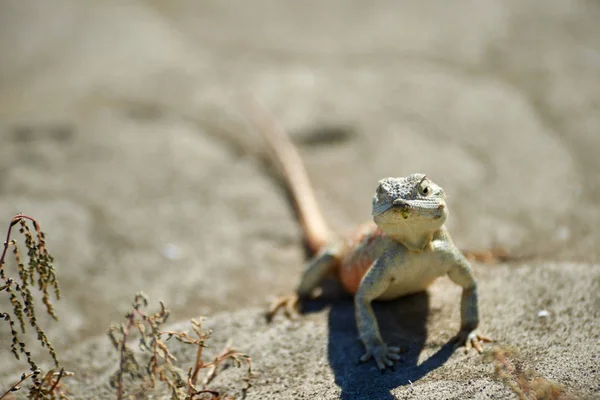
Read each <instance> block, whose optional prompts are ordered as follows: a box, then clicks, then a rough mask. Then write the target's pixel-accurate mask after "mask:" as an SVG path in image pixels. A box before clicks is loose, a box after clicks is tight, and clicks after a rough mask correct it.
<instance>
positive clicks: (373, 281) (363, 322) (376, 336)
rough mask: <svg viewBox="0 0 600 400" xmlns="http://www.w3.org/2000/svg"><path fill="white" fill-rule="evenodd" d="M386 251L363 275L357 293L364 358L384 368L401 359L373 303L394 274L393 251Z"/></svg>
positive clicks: (358, 326) (357, 309) (392, 278)
mask: <svg viewBox="0 0 600 400" xmlns="http://www.w3.org/2000/svg"><path fill="white" fill-rule="evenodd" d="M389 252H391V251H389V250H388V252H386V253H384V254H383V255H382V256H381V257H380V258H379V259H378V260H377V261H376V262H375V264H374V265H373V266H372V267H371V268H370V269H369V271H367V273H366V274H365V276H364V277H363V279H362V281H361V283H360V287H359V289H358V291H357V292H356V294H355V296H354V304H355V313H356V324H357V328H358V334H359V336H360V340H361V341H362V342H363V344H364V346H365V354H364V355H363V356H362V357H361V358H360V361H361V362H365V361H367V360H369V359H371V358H373V359H374V360H375V363H377V367H378V368H379V369H380V370H383V369H385V368H386V367H391V366H393V365H394V361H397V360H399V359H400V356H399V355H398V353H399V352H400V348H399V347H390V346H388V345H387V344H386V343H385V342H384V341H383V339H382V338H381V333H380V332H379V325H378V324H377V318H376V317H375V313H374V312H373V307H372V306H371V302H372V301H373V300H375V299H377V298H378V297H379V296H381V295H382V294H383V293H384V292H385V291H386V289H387V288H388V287H389V285H390V282H391V281H393V280H394V279H395V278H394V276H393V266H394V264H395V260H394V257H393V255H392V254H387V253H389Z"/></svg>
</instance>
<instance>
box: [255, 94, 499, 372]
mask: <svg viewBox="0 0 600 400" xmlns="http://www.w3.org/2000/svg"><path fill="white" fill-rule="evenodd" d="M250 114H251V115H252V117H253V122H254V124H256V125H257V127H258V128H259V129H258V130H259V132H260V134H261V136H262V137H263V139H264V140H265V142H266V143H267V145H268V147H269V148H270V151H271V152H272V153H273V157H274V161H276V162H277V163H278V164H279V166H280V168H281V171H282V174H283V179H284V184H285V185H286V187H287V189H288V190H289V191H290V194H291V198H292V200H293V202H294V204H295V208H296V211H297V214H298V219H299V221H300V224H301V226H302V229H303V232H304V236H305V243H306V245H307V248H308V250H309V252H310V253H311V254H312V255H313V257H312V258H311V259H310V260H309V261H308V262H307V264H306V266H305V270H304V273H303V275H302V278H301V280H300V283H299V285H298V286H297V288H296V290H295V292H294V293H292V294H291V295H287V296H283V297H281V298H279V299H277V300H276V301H275V302H273V304H272V305H271V306H270V308H269V310H268V312H267V318H268V319H269V320H271V319H272V318H273V316H274V315H275V314H276V313H277V311H278V310H279V309H282V308H283V310H284V312H285V314H286V315H287V316H288V317H290V318H292V317H294V316H296V315H297V314H298V307H299V304H300V302H301V301H302V300H306V299H309V298H311V296H312V294H313V292H314V291H315V289H317V288H318V287H319V286H320V284H321V282H322V281H323V279H324V278H325V277H327V276H331V275H333V276H334V277H336V278H337V279H338V280H339V282H340V283H341V285H342V287H343V288H344V290H345V291H346V292H348V293H350V294H352V295H353V296H354V306H355V316H356V325H357V329H358V333H359V338H360V340H361V342H362V343H363V345H364V348H365V352H364V354H363V355H362V357H361V358H360V361H361V362H366V361H368V360H370V359H374V361H375V363H376V364H377V367H378V368H379V369H380V370H385V369H386V368H387V367H393V364H394V362H395V361H398V360H400V355H399V353H400V352H401V349H400V348H399V347H395V346H389V345H388V344H387V343H385V342H384V341H383V339H382V336H381V333H380V330H379V326H378V322H377V319H376V316H375V314H374V312H373V307H372V305H371V303H372V302H373V301H374V300H393V299H396V298H399V297H401V296H404V295H408V294H412V293H417V292H421V291H424V290H426V289H427V287H428V286H429V285H430V284H431V283H432V282H433V281H434V280H436V279H437V278H438V277H441V276H444V275H447V276H448V277H449V278H450V279H451V280H452V281H453V282H454V283H456V284H458V285H459V286H460V287H462V297H461V303H460V315H461V326H460V331H459V333H458V334H457V335H456V337H455V338H454V340H455V341H456V346H455V347H458V346H461V345H464V346H465V350H466V351H468V350H469V349H470V348H474V349H475V350H477V352H479V353H481V352H482V350H483V349H482V343H484V342H490V341H491V339H490V338H488V337H486V336H482V335H481V334H479V332H478V330H477V328H478V326H479V306H478V292H477V282H476V280H475V278H474V276H473V272H472V269H471V266H470V263H469V259H471V260H477V261H484V262H490V261H492V260H493V261H495V260H503V259H505V258H506V254H505V252H504V251H503V250H501V249H492V250H489V251H483V252H462V251H460V250H459V249H458V248H457V247H456V246H455V244H454V243H453V242H452V239H451V237H450V234H449V233H448V230H447V228H446V227H445V225H444V223H445V222H446V219H447V218H448V207H447V204H446V201H445V199H446V194H445V192H444V190H443V189H442V188H441V187H440V186H439V185H437V184H436V183H434V182H433V181H432V180H431V179H430V178H429V177H428V176H427V175H425V174H423V173H414V174H411V175H408V176H404V177H388V178H384V179H381V180H379V182H378V184H377V187H376V190H375V194H374V196H373V198H372V209H371V215H372V217H373V221H372V222H368V223H366V224H363V225H360V226H359V227H358V228H357V229H356V230H355V231H354V232H353V233H352V234H349V235H347V236H345V237H336V236H335V235H333V234H332V233H331V232H332V231H331V229H330V228H329V227H328V226H327V224H326V222H325V218H324V217H323V214H322V212H321V209H320V208H319V207H318V204H317V201H316V196H315V193H314V190H313V188H312V186H311V183H310V180H309V178H308V174H307V172H306V168H305V166H304V164H303V162H302V159H301V158H300V155H299V153H298V151H297V149H296V148H295V146H294V145H293V143H292V142H291V139H290V138H289V137H288V136H287V134H286V133H285V132H284V131H283V129H282V127H281V126H280V125H279V123H278V121H277V120H276V119H275V118H274V117H273V116H271V115H270V114H269V113H268V112H267V111H266V110H265V109H264V108H262V106H261V105H260V104H258V102H257V101H252V112H251V113H250Z"/></svg>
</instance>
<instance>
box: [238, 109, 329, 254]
mask: <svg viewBox="0 0 600 400" xmlns="http://www.w3.org/2000/svg"><path fill="white" fill-rule="evenodd" d="M249 100H250V101H248V102H247V103H248V105H249V106H250V107H249V108H250V110H251V112H250V114H251V116H252V120H253V122H254V123H255V124H256V125H257V126H258V128H259V129H258V130H259V131H260V134H261V136H262V137H263V139H264V140H265V142H266V143H267V145H268V147H269V150H270V152H271V153H272V155H273V158H274V161H275V162H276V163H277V164H279V168H280V169H281V172H282V175H283V179H284V184H285V186H286V189H287V190H288V191H289V194H290V197H291V198H292V201H293V203H294V207H295V209H296V213H297V214H298V219H299V220H300V224H301V226H302V230H303V232H304V239H305V241H306V245H307V247H308V249H309V251H310V252H311V253H313V254H314V253H317V252H318V251H319V250H320V249H321V248H322V247H323V246H325V245H326V244H327V243H328V242H329V241H330V240H331V233H330V230H329V228H328V227H327V223H326V222H325V218H323V214H321V210H320V208H319V206H318V204H317V199H316V196H315V192H314V189H313V187H312V185H311V183H310V180H309V179H308V174H307V172H306V168H305V167H304V163H303V162H302V158H300V155H299V154H298V151H297V150H296V147H295V146H294V144H293V143H292V141H291V140H290V138H289V136H288V135H287V134H286V133H285V132H284V130H283V128H282V127H281V125H280V124H279V123H278V121H277V120H276V119H275V117H274V116H273V115H271V114H270V113H269V112H268V111H267V110H266V109H265V108H264V107H262V106H261V105H260V104H259V103H258V101H257V100H256V99H254V98H250V99H249Z"/></svg>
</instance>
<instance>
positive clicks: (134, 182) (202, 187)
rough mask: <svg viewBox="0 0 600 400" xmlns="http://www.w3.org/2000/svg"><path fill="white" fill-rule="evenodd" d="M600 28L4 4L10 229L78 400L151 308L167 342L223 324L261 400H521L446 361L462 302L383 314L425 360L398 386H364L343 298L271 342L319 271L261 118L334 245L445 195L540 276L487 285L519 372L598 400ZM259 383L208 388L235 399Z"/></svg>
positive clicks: (3, 337) (446, 297)
mask: <svg viewBox="0 0 600 400" xmlns="http://www.w3.org/2000/svg"><path fill="white" fill-rule="evenodd" d="M599 18H600V6H599V5H598V4H596V3H595V2H590V1H583V0H582V1H571V2H568V3H567V2H562V1H560V0H554V1H547V2H543V3H542V2H536V1H533V0H531V1H516V0H515V1H506V2H501V3H499V2H493V1H484V2H482V1H467V0H462V1H457V2H453V3H452V4H450V3H448V4H446V3H441V2H433V1H422V2H409V1H402V2H398V1H376V2H369V3H368V4H367V3H364V2H359V1H342V0H336V1H329V2H321V1H303V2H292V1H287V2H281V1H272V0H270V1H266V0H259V1H254V2H252V5H250V4H249V3H248V4H247V3H246V2H242V1H229V0H228V1H223V0H221V1H203V2H190V1H183V0H176V1H170V2H160V1H141V0H140V1H116V0H111V1H103V2H94V1H74V0H73V1H67V0H47V1H45V2H43V3H40V2H33V1H16V0H13V1H10V0H9V1H5V2H2V4H0V54H1V55H2V56H0V138H1V139H2V145H1V146H0V171H1V173H0V215H3V216H4V217H3V220H5V221H7V222H8V220H9V218H10V217H11V216H12V215H13V214H15V213H16V212H25V213H27V214H30V215H33V216H35V217H37V218H38V219H39V220H40V222H41V224H42V227H43V229H44V230H45V231H46V233H47V235H48V243H49V247H50V249H51V251H53V253H54V256H55V258H56V260H57V261H56V264H57V270H58V276H59V280H60V283H61V289H62V297H63V298H62V300H61V301H59V302H57V303H56V309H57V312H58V314H59V316H60V317H61V322H60V323H54V322H52V321H51V320H49V319H48V318H44V317H42V315H40V323H41V324H42V326H44V327H47V329H46V331H47V333H48V335H49V337H50V339H51V341H52V342H53V343H54V345H55V347H56V348H57V351H58V352H59V354H62V355H63V356H62V357H61V358H62V359H63V361H64V363H65V365H67V366H68V368H69V369H71V370H75V371H76V372H77V375H76V376H75V377H73V378H71V380H70V383H69V387H70V388H72V391H73V393H74V394H76V395H77V396H76V397H77V398H107V399H108V398H114V395H113V394H112V392H111V391H110V390H108V386H107V382H108V381H107V377H108V376H109V375H110V374H111V373H112V372H113V371H114V358H111V357H114V355H111V353H110V351H109V348H108V341H107V339H105V337H103V336H104V332H105V330H106V328H107V327H108V326H109V324H110V323H111V322H115V321H119V320H121V319H122V316H123V314H124V313H125V312H126V310H127V309H128V307H129V305H130V303H131V299H132V297H133V294H134V293H135V292H137V291H140V290H143V291H145V292H146V293H147V294H148V295H149V296H150V298H151V299H153V300H155V301H158V300H159V299H161V300H163V301H164V302H165V303H166V304H167V305H168V306H169V307H170V308H171V309H172V311H173V315H172V318H173V319H172V320H173V321H175V320H179V321H185V320H186V319H189V318H192V317H196V316H198V315H205V316H207V317H209V319H208V324H209V325H210V326H211V327H213V329H214V333H215V339H214V340H215V348H214V349H213V350H216V349H218V348H219V347H220V346H222V345H223V344H224V343H225V341H226V339H227V338H232V339H233V342H234V343H235V345H236V346H237V347H238V348H239V349H240V350H243V351H244V352H246V353H248V354H249V355H250V356H251V357H252V358H253V360H254V363H255V370H256V372H257V375H258V376H257V378H256V381H255V383H254V386H253V387H252V388H251V389H250V390H249V391H248V393H247V398H256V399H262V398H315V397H317V398H325V399H328V398H339V397H340V396H341V397H342V398H344V399H351V398H371V399H388V398H410V397H416V398H420V397H425V398H426V397H431V396H437V397H438V398H471V397H473V398H486V397H488V396H489V397H492V398H511V397H514V396H515V395H514V393H513V392H512V391H511V389H510V388H509V386H510V385H507V384H506V382H503V381H502V380H501V379H500V378H498V377H497V376H496V375H495V373H494V364H493V363H494V362H493V361H490V360H491V359H492V358H493V356H492V355H490V354H488V355H487V356H486V357H483V358H482V357H480V356H476V355H474V354H470V355H464V354H463V353H462V352H458V351H457V352H454V353H452V352H451V351H449V349H448V346H444V344H445V343H447V342H448V340H449V339H450V338H451V337H452V335H453V334H454V333H455V331H456V329H457V326H458V321H459V310H458V301H459V296H460V294H459V290H458V288H456V287H454V286H453V285H452V284H451V283H449V282H448V281H447V280H445V279H444V280H440V281H439V282H438V283H436V285H435V286H434V287H433V288H432V289H431V290H430V291H429V294H423V295H419V296H413V297H411V298H408V299H401V300H398V301H395V302H391V303H389V304H380V305H378V308H377V309H378V315H379V319H380V321H385V322H383V327H384V335H385V336H386V337H387V338H388V339H389V340H390V341H396V342H398V343H400V344H401V345H403V346H405V347H407V348H408V351H407V353H405V362H404V364H402V365H401V366H398V367H397V368H396V371H395V372H394V373H387V374H385V375H383V376H381V375H379V374H378V373H376V371H375V369H374V367H373V365H370V364H365V365H359V366H357V365H356V360H357V358H358V357H359V355H360V352H361V348H360V346H359V344H358V343H357V342H356V330H355V328H354V323H353V315H352V305H351V302H350V301H349V300H348V299H347V298H345V299H342V300H340V301H338V302H332V304H327V306H326V307H318V310H317V311H316V312H315V313H311V314H309V315H308V316H307V317H306V318H303V319H302V320H300V321H297V322H287V321H284V320H283V319H281V320H277V321H275V323H273V324H271V325H267V324H265V323H264V321H263V320H262V318H261V315H260V310H261V309H262V307H264V304H265V302H266V300H267V299H268V296H275V295H277V294H281V293H285V292H287V291H289V290H291V289H292V288H293V287H294V285H295V284H296V282H297V279H298V276H299V274H300V271H301V269H302V267H301V265H302V261H303V251H302V243H301V233H300V230H299V227H298V226H297V223H296V221H295V219H294V215H293V212H292V211H291V209H290V207H289V204H288V203H287V202H286V198H285V196H284V193H283V192H282V191H281V189H280V188H279V186H278V183H277V181H276V180H275V179H273V173H272V170H270V169H267V168H264V166H263V165H262V163H261V161H260V157H259V155H260V152H261V148H262V145H261V142H260V139H259V137H258V136H257V135H256V132H255V129H254V128H253V127H252V126H251V125H250V124H249V123H248V120H247V118H246V117H245V116H244V112H243V108H242V107H241V104H243V102H242V98H243V95H244V94H245V93H249V92H250V93H253V94H254V95H255V96H256V97H257V98H258V99H259V100H260V101H261V102H262V103H263V104H264V105H265V106H266V107H267V108H268V109H270V110H271V111H272V112H273V114H274V115H275V116H276V117H277V118H278V119H279V120H280V121H281V123H282V124H283V126H284V127H285V128H286V129H287V130H288V131H289V132H290V135H291V136H292V138H293V140H294V141H295V142H296V143H297V144H298V146H299V149H300V152H301V154H302V157H303V158H304V160H305V162H306V164H307V168H308V171H309V174H310V175H311V178H312V179H313V182H314V185H315V188H316V190H317V195H318V198H319V202H320V204H321V205H322V207H323V208H324V210H325V211H326V216H327V218H328V221H329V222H330V223H331V225H332V226H333V227H334V228H335V229H337V230H340V231H343V230H345V229H348V228H351V227H352V226H353V225H355V224H356V223H360V222H362V221H364V220H366V219H368V218H369V211H370V198H371V195H372V191H373V189H374V185H375V184H376V182H377V180H378V179H380V178H381V177H384V176H398V175H406V174H409V173H412V172H417V171H418V172H425V173H427V174H428V175H429V176H430V177H432V179H433V180H435V181H436V182H437V183H439V184H440V185H442V186H443V187H444V188H445V189H446V192H447V193H449V196H450V197H449V207H450V212H451V216H450V220H449V227H450V230H451V232H452V234H453V237H454V240H455V242H456V243H457V244H458V245H459V246H460V247H464V248H485V247H488V246H495V245H500V246H503V247H505V248H507V249H508V250H510V251H511V252H512V253H514V254H518V255H524V256H528V257H529V258H528V259H527V260H528V261H523V262H515V263H511V264H509V265H499V266H483V265H478V266H475V271H476V273H477V275H478V278H479V281H480V286H481V314H482V320H483V330H484V331H485V332H486V333H488V334H490V335H491V336H493V337H494V338H495V339H497V341H498V343H497V346H500V347H501V348H512V347H518V348H519V350H520V351H519V354H518V356H517V355H515V356H514V359H513V361H514V362H516V363H519V365H520V366H521V367H523V368H525V369H529V370H532V371H535V373H536V374H538V375H539V376H541V377H544V378H547V379H550V380H552V381H554V382H557V383H558V384H561V385H563V386H564V387H565V388H566V390H567V391H568V392H569V393H570V394H573V396H581V397H588V398H595V397H598V396H600V386H598V383H597V382H599V381H600V370H599V368H598V364H599V363H600V362H599V361H600V360H599V359H598V357H599V356H598V355H597V354H600V340H599V336H598V335H599V333H598V332H600V326H599V322H598V321H599V315H598V313H599V312H600V294H599V293H600V290H599V289H600V266H599V264H598V263H599V262H600V248H599V247H598V246H597V243H598V242H599V240H600V234H599V233H598V231H597V229H595V228H596V227H597V226H598V225H599V224H600V206H599V205H598V204H599V200H600V159H599V158H598V157H597V154H598V152H599V151H600V134H599V133H598V130H600V112H599V111H600V79H599V78H600V73H599V71H600V25H599V24H598V23H597V21H598V19H599ZM6 268H7V270H9V271H10V270H11V268H12V264H8V265H7V266H6ZM8 306H9V304H8V302H7V299H5V298H4V297H2V298H0V309H2V310H4V309H5V308H7V307H8ZM540 312H541V313H540ZM538 315H539V316H538ZM9 340H10V335H9V332H8V329H7V326H5V325H1V324H0V359H1V360H2V363H0V388H3V387H6V386H7V385H8V384H9V383H12V382H13V381H14V377H15V376H17V375H19V374H20V372H21V371H23V370H24V369H26V366H24V364H23V363H18V362H14V361H13V359H12V356H11V355H10V353H9V352H8V347H9ZM34 343H35V342H34V341H32V346H31V348H32V350H33V349H34V348H35V344H34ZM74 343H78V344H77V346H76V350H74V349H73V347H74V345H73V344H74ZM35 352H36V353H39V357H41V358H43V357H44V354H45V353H44V352H43V350H38V349H37V348H36V350H35ZM183 359H185V356H183V358H182V360H183ZM241 377H242V372H241V371H237V370H235V369H228V370H226V371H224V372H223V373H221V374H220V375H219V376H218V377H217V379H216V380H215V382H214V383H215V385H216V386H217V387H221V388H229V389H230V391H231V392H232V393H237V394H238V395H239V388H240V387H241V385H239V383H240V379H241ZM411 382H412V384H411ZM236 390H237V391H238V392H236ZM315 394H318V396H315Z"/></svg>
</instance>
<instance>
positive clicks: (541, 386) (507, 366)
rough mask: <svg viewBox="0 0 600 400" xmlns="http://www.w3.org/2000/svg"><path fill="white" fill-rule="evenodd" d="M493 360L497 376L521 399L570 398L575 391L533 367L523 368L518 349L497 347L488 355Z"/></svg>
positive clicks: (550, 399) (549, 399) (552, 399)
mask: <svg viewBox="0 0 600 400" xmlns="http://www.w3.org/2000/svg"><path fill="white" fill-rule="evenodd" d="M486 358H487V361H493V363H494V370H495V373H496V376H497V377H498V378H500V380H502V381H503V382H504V384H506V385H507V386H508V387H509V388H510V389H511V390H512V391H513V392H514V393H515V394H516V395H517V397H518V398H519V399H520V400H570V399H575V398H576V396H575V395H574V394H573V393H568V392H566V390H565V388H564V387H563V386H562V385H559V384H558V383H556V382H553V381H551V380H548V379H546V378H544V377H543V376H540V375H539V374H538V373H536V372H535V371H534V370H532V369H525V368H523V362H522V361H521V360H520V359H519V353H518V350H517V349H509V348H503V347H496V348H494V349H493V350H492V351H491V352H490V353H488V354H487V355H486Z"/></svg>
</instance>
